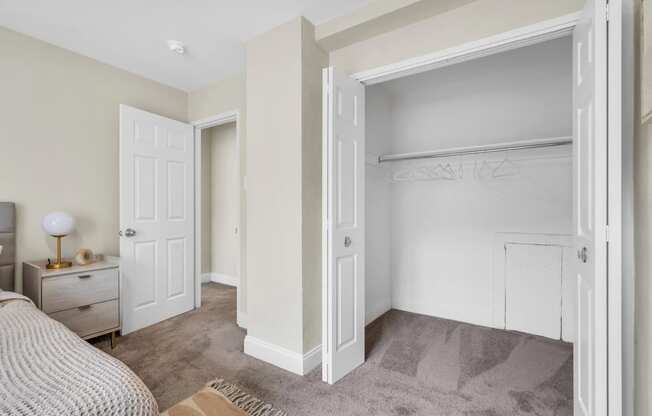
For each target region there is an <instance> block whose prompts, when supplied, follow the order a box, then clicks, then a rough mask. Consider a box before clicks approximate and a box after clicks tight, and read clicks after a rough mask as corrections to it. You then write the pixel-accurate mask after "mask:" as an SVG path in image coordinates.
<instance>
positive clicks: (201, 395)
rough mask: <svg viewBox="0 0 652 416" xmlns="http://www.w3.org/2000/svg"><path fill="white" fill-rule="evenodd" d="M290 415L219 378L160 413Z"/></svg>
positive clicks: (179, 415)
mask: <svg viewBox="0 0 652 416" xmlns="http://www.w3.org/2000/svg"><path fill="white" fill-rule="evenodd" d="M218 414H219V415H221V416H222V415H223V416H287V413H286V412H284V411H282V410H279V409H277V408H275V407H274V406H272V405H271V404H269V403H266V402H264V401H262V400H260V399H257V398H256V397H254V396H252V395H251V394H248V393H246V392H245V391H243V390H241V389H240V388H239V387H238V386H237V385H235V384H232V383H227V382H226V381H224V380H223V379H220V378H218V379H216V380H213V381H211V382H210V383H208V384H207V385H206V387H205V388H203V389H202V390H200V391H198V392H197V393H195V394H193V395H192V396H190V397H189V398H187V399H185V400H183V401H181V402H179V403H177V404H175V405H174V406H172V407H171V408H170V409H168V410H166V411H165V412H163V413H161V416H210V415H218Z"/></svg>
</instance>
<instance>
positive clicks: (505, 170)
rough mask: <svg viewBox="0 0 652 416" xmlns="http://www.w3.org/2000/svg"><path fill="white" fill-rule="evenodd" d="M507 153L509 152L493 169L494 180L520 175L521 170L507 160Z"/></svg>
mask: <svg viewBox="0 0 652 416" xmlns="http://www.w3.org/2000/svg"><path fill="white" fill-rule="evenodd" d="M508 153H509V152H505V158H504V159H503V161H502V162H500V163H499V164H498V166H496V168H495V169H494V171H493V173H492V176H493V177H494V178H504V177H508V176H516V175H518V174H519V173H521V168H520V167H519V166H518V165H517V164H516V163H514V162H512V161H511V160H509V155H508Z"/></svg>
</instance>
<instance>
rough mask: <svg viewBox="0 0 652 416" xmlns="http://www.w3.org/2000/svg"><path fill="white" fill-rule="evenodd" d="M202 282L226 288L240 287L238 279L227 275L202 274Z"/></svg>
mask: <svg viewBox="0 0 652 416" xmlns="http://www.w3.org/2000/svg"><path fill="white" fill-rule="evenodd" d="M202 282H204V283H206V282H213V283H220V284H222V285H226V286H233V287H239V286H240V279H238V277H236V276H229V275H228V274H224V273H214V272H210V273H204V274H202Z"/></svg>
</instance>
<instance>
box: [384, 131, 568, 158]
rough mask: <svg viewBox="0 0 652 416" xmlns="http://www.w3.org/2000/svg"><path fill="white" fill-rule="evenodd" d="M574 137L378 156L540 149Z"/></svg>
mask: <svg viewBox="0 0 652 416" xmlns="http://www.w3.org/2000/svg"><path fill="white" fill-rule="evenodd" d="M572 143H573V138H572V137H570V136H567V137H553V138H549V139H534V140H521V141H518V142H506V143H498V144H489V145H481V146H468V147H454V148H451V149H443V150H430V151H426V152H413V153H399V154H394V155H382V156H378V163H383V162H397V161H399V160H414V159H430V158H438V157H451V156H464V155H477V154H481V153H495V152H506V151H510V150H524V149H538V148H541V147H555V146H564V145H567V144H572Z"/></svg>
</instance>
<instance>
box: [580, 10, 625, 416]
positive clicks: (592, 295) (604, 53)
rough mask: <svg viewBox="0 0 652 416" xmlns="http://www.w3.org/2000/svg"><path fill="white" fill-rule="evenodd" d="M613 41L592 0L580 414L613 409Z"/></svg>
mask: <svg viewBox="0 0 652 416" xmlns="http://www.w3.org/2000/svg"><path fill="white" fill-rule="evenodd" d="M607 41H608V31H607V1H606V0H588V1H587V2H586V5H585V7H584V10H583V12H582V15H581V17H580V21H579V22H578V24H577V26H576V27H575V30H574V33H573V58H574V59H573V72H574V74H573V75H574V76H573V97H574V100H573V101H574V102H573V110H574V113H575V114H574V118H573V130H574V132H573V136H574V137H573V144H574V147H573V179H574V182H575V189H574V192H573V195H574V201H573V202H574V203H573V211H574V218H573V226H574V238H575V249H576V251H577V256H576V258H575V267H574V270H575V278H576V284H577V341H576V342H575V343H574V350H573V363H574V380H573V381H574V383H573V385H574V398H575V412H574V413H575V415H576V416H605V415H607V414H608V410H607V405H608V400H607V397H608V396H609V389H608V383H609V380H608V378H607V364H608V363H607V336H608V332H607V236H606V229H607V205H608V192H607V180H608V176H607V172H608V170H607V144H608V141H607V139H608V137H607V117H608V112H607V108H608V101H607V100H608V98H607V85H608V84H607V83H608V78H607V73H608V72H607V65H608V63H607V62H608V53H609V52H608V47H607ZM612 52H614V53H615V52H616V51H612ZM618 65H620V62H618ZM610 99H614V100H619V99H620V97H616V96H610ZM618 376H619V375H618ZM612 377H616V375H612Z"/></svg>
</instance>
